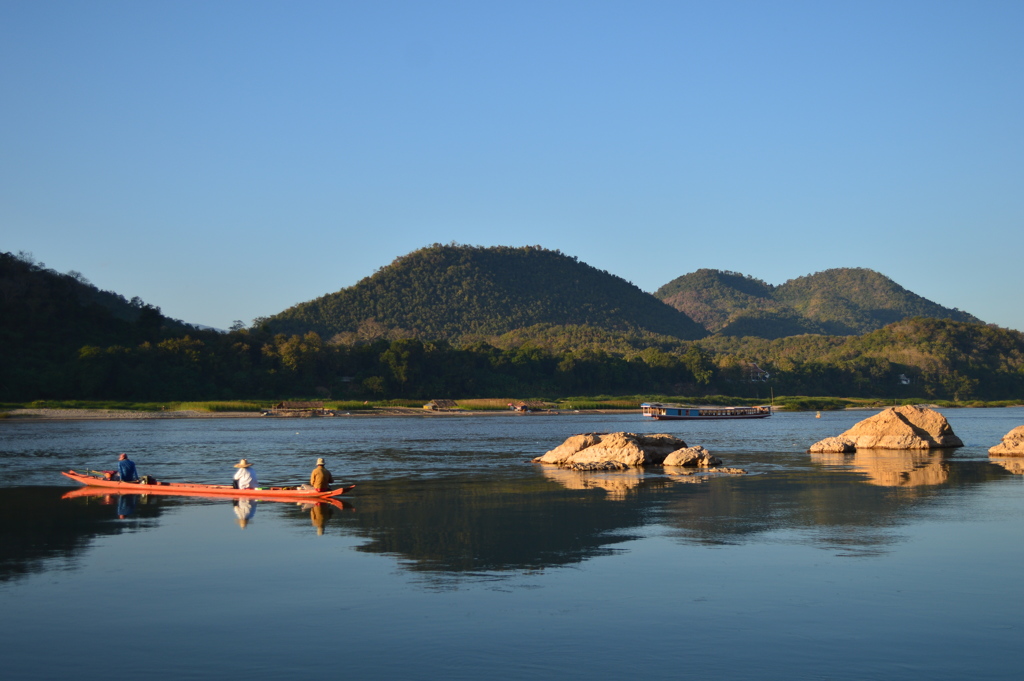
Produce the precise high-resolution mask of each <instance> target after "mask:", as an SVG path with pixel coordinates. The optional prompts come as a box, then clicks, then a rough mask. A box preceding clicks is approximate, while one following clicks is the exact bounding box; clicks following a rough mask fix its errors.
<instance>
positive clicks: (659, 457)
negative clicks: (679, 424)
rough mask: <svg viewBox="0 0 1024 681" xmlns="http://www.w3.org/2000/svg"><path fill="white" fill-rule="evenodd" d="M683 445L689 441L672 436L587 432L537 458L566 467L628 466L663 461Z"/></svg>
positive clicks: (540, 460) (538, 460) (647, 464)
mask: <svg viewBox="0 0 1024 681" xmlns="http://www.w3.org/2000/svg"><path fill="white" fill-rule="evenodd" d="M683 447H686V443H685V442H683V441H682V440H680V439H679V438H677V437H673V436H672V435H665V434H659V435H637V434H636V433H604V434H599V433H585V434H583V435H573V436H572V437H570V438H569V439H567V440H566V441H565V442H563V443H562V444H560V445H559V446H558V447H555V448H554V449H552V450H551V451H549V452H547V453H546V454H544V455H543V456H539V457H537V458H536V459H534V461H535V462H537V463H553V464H555V465H557V466H565V467H571V466H575V465H595V464H604V463H606V462H614V463H618V464H623V465H625V466H650V465H657V464H660V463H662V462H663V461H664V460H665V457H666V456H668V455H669V454H671V453H672V452H674V451H675V450H677V449H681V448H683Z"/></svg>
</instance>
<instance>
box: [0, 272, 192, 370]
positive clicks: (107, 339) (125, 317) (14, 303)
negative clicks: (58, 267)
mask: <svg viewBox="0 0 1024 681" xmlns="http://www.w3.org/2000/svg"><path fill="white" fill-rule="evenodd" d="M184 328H186V327H185V325H183V324H182V323H181V322H178V321H176V320H172V319H168V318H166V317H164V316H163V315H161V314H160V308H157V307H153V306H152V305H147V304H146V303H144V302H142V301H141V300H140V299H138V298H133V299H132V300H130V301H129V300H126V299H125V298H124V297H123V296H121V295H119V294H117V293H113V292H110V291H101V290H100V289H98V288H96V287H95V286H93V285H92V284H90V283H89V282H88V281H87V280H86V279H85V277H83V276H82V275H81V274H79V273H77V272H69V273H67V274H61V273H59V272H56V271H54V270H51V269H48V268H47V267H46V266H45V265H44V264H43V263H39V262H36V261H35V259H34V258H33V257H32V256H31V255H28V254H25V253H19V254H17V255H13V254H11V253H0V357H3V361H2V362H0V388H2V387H3V386H14V385H31V384H33V383H35V384H41V383H45V382H50V381H52V382H54V383H56V384H60V383H61V382H62V381H64V379H66V378H67V374H66V373H65V372H63V371H62V367H63V366H64V365H65V363H66V362H69V361H72V360H73V359H74V358H75V357H76V355H77V353H78V351H79V349H80V348H82V347H83V346H86V345H97V346H109V345H129V346H131V345H136V344H138V343H142V342H146V341H154V340H157V339H158V338H160V337H161V335H162V334H166V333H177V332H180V331H181V330H183V329H184ZM67 387H68V389H69V390H71V389H72V388H71V386H70V383H69V384H68V385H67Z"/></svg>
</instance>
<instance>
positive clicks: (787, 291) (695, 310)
mask: <svg viewBox="0 0 1024 681" xmlns="http://www.w3.org/2000/svg"><path fill="white" fill-rule="evenodd" d="M654 295H655V297H657V298H659V299H661V300H663V301H665V302H666V303H667V304H669V305H671V306H672V307H674V308H676V309H678V310H680V311H682V312H685V313H686V314H688V315H689V316H690V317H692V318H693V319H694V320H695V321H697V322H699V323H700V324H702V325H703V326H704V327H705V328H706V329H707V330H708V331H711V332H713V333H718V334H721V335H724V336H756V337H760V338H783V337H785V336H795V335H798V334H804V333H823V334H834V335H856V334H861V333H867V332H870V331H874V330H876V329H880V328H882V327H883V326H885V325H887V324H891V323H893V322H896V321H899V320H901V319H906V318H908V317H933V318H937V319H950V320H953V321H962V322H975V323H980V320H979V319H977V318H976V317H974V316H972V315H970V314H967V313H966V312H962V311H960V310H957V309H955V308H954V309H951V308H947V307H943V306H942V305H939V304H937V303H933V302H932V301H930V300H927V299H926V298H923V297H921V296H919V295H917V294H916V293H912V292H911V291H908V290H906V289H905V288H903V287H902V286H900V285H899V284H897V283H896V282H894V281H893V280H892V279H889V278H888V277H886V276H884V275H882V274H879V273H878V272H875V271H873V270H869V269H864V268H838V269H831V270H825V271H824V272H818V273H816V274H811V275H808V276H805V277H799V278H797V279H791V280H789V281H787V282H786V283H784V284H782V285H781V286H772V285H771V284H768V283H766V282H763V281H761V280H760V279H754V278H752V277H749V276H744V275H742V274H739V273H736V272H722V271H718V270H708V269H701V270H697V271H696V272H692V273H690V274H686V275H683V276H681V277H678V278H676V279H674V280H672V281H671V282H669V283H668V284H665V285H664V286H662V287H661V288H660V289H658V291H656V292H655V294H654Z"/></svg>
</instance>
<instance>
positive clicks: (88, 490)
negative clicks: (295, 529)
mask: <svg viewBox="0 0 1024 681" xmlns="http://www.w3.org/2000/svg"><path fill="white" fill-rule="evenodd" d="M140 487H142V488H143V489H109V488H103V487H77V488H75V489H73V490H71V491H70V492H65V493H64V494H63V496H61V499H81V498H90V497H110V496H113V495H115V494H116V495H117V496H152V495H156V496H168V497H189V498H193V499H196V498H198V499H219V500H220V501H229V500H230V501H240V500H242V499H249V500H251V501H266V502H272V503H278V504H289V503H291V504H328V505H330V506H333V507H334V508H337V509H341V510H343V511H352V510H355V509H354V508H353V507H352V504H350V503H348V502H347V501H342V500H341V499H339V498H338V497H275V496H274V495H272V494H271V495H269V496H267V495H261V496H255V495H251V494H245V495H238V494H206V493H205V492H175V491H173V490H171V491H169V492H168V491H164V489H163V487H162V486H160V485H140Z"/></svg>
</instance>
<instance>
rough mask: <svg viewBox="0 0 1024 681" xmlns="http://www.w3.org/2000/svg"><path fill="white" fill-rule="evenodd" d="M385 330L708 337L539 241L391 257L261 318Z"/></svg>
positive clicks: (435, 336)
mask: <svg viewBox="0 0 1024 681" xmlns="http://www.w3.org/2000/svg"><path fill="white" fill-rule="evenodd" d="M367 324H372V325H377V326H379V327H382V328H383V329H385V330H388V331H390V332H391V333H392V334H397V335H399V336H412V337H417V338H423V339H430V340H440V339H444V340H449V341H458V340H460V339H462V338H464V337H467V336H481V335H495V334H498V335H500V334H503V333H507V332H510V331H513V330H515V329H520V328H523V327H529V326H533V325H536V324H556V325H565V326H570V325H571V326H591V327H596V328H599V329H606V330H614V331H646V332H650V333H656V334H663V335H667V336H674V337H676V338H681V339H694V338H700V337H702V336H704V335H706V332H705V331H704V329H703V328H701V326H700V325H699V324H696V323H695V322H694V321H693V320H691V319H690V318H689V317H687V316H686V315H685V314H684V313H681V312H679V311H678V310H676V309H674V308H672V307H670V306H668V305H665V304H664V303H662V302H661V301H659V300H657V299H656V298H654V297H653V296H651V295H650V294H648V293H645V292H643V291H641V290H640V289H639V288H637V287H636V286H634V285H633V284H630V283H629V282H627V281H626V280H624V279H622V278H620V277H617V276H615V275H612V274H609V273H608V272H604V271H602V270H598V269H595V268H593V267H591V266H590V265H587V264H585V263H582V262H579V261H578V260H577V259H576V258H573V257H570V256H567V255H563V254H562V253H560V252H558V251H551V250H547V249H544V248H541V247H539V246H526V247H522V248H511V247H491V248H483V247H475V246H459V245H441V244H435V245H433V246H430V247H427V248H423V249H420V250H417V251H414V252H413V253H410V254H408V255H406V256H403V257H401V258H398V259H397V260H395V261H394V262H393V263H391V264H390V265H388V266H387V267H384V268H382V269H381V270H379V271H378V272H376V273H375V274H373V275H372V276H370V277H367V278H366V279H363V280H362V281H360V282H359V283H357V284H356V285H354V286H352V287H349V288H346V289H343V290H341V291H338V292H337V293H331V294H328V295H325V296H322V297H320V298H317V299H316V300H312V301H310V302H307V303H302V304H299V305H296V306H294V307H292V308H289V309H288V310H285V311H284V312H281V313H280V314H278V315H275V316H273V317H270V318H269V319H267V320H266V321H265V325H266V328H267V330H269V331H271V332H275V333H306V332H309V331H314V332H316V333H317V334H319V335H320V336H321V337H323V338H332V337H334V336H336V335H337V334H359V333H360V329H361V328H365V327H366V325H367Z"/></svg>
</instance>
